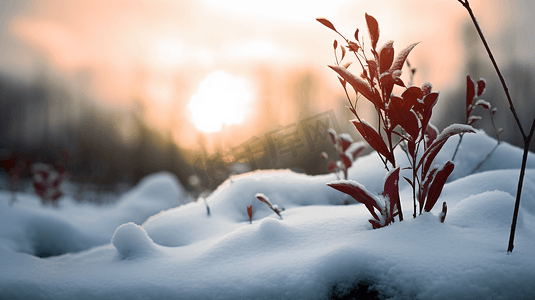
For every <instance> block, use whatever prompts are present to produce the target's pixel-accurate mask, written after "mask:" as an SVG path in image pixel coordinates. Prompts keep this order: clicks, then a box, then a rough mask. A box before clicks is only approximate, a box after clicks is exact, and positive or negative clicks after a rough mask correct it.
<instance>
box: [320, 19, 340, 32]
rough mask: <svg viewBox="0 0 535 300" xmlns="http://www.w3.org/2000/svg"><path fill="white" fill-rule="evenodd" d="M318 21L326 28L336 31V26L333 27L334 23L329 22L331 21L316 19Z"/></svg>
mask: <svg viewBox="0 0 535 300" xmlns="http://www.w3.org/2000/svg"><path fill="white" fill-rule="evenodd" d="M316 21H318V22H320V23H321V24H323V25H324V26H326V27H328V28H329V29H331V30H334V31H336V28H334V25H333V23H331V21H329V20H327V19H325V18H316ZM336 32H338V31H336Z"/></svg>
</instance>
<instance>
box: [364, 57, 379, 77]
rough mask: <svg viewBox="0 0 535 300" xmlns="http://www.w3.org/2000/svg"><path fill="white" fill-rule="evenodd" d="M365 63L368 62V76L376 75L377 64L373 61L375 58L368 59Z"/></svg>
mask: <svg viewBox="0 0 535 300" xmlns="http://www.w3.org/2000/svg"><path fill="white" fill-rule="evenodd" d="M366 63H367V64H368V70H369V71H370V78H375V77H377V64H376V63H375V60H372V59H368V60H367V61H366Z"/></svg>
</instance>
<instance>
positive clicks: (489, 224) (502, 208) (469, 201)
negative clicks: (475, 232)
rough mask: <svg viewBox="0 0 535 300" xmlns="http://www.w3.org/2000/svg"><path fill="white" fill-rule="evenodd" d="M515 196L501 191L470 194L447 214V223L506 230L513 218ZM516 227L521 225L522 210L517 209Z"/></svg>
mask: <svg viewBox="0 0 535 300" xmlns="http://www.w3.org/2000/svg"><path fill="white" fill-rule="evenodd" d="M514 202H515V198H514V197H513V196H511V195H510V194H509V193H506V192H502V191H493V192H484V193H481V194H477V195H474V196H470V197H468V198H466V199H464V200H462V201H461V202H459V203H458V204H457V205H455V207H453V208H452V209H451V210H450V211H449V212H448V214H447V216H446V219H447V220H448V223H450V224H452V225H455V226H459V227H466V228H487V229H489V228H493V229H496V230H500V229H501V230H508V229H509V228H510V227H511V219H512V218H513V207H514ZM518 217H519V219H518V223H517V228H521V227H523V225H524V224H523V222H522V220H523V218H522V211H519V216H518Z"/></svg>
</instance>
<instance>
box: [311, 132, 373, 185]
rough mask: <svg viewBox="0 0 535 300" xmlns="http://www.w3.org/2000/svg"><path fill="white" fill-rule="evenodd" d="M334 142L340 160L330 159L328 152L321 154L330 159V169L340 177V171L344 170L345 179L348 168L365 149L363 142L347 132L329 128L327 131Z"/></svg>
mask: <svg viewBox="0 0 535 300" xmlns="http://www.w3.org/2000/svg"><path fill="white" fill-rule="evenodd" d="M327 132H328V133H329V136H330V137H331V141H332V142H333V146H334V149H335V150H336V153H337V154H338V157H339V158H340V160H337V161H333V160H332V159H329V155H328V154H327V153H326V152H322V153H321V156H322V157H323V158H324V159H329V166H328V168H329V171H330V172H331V173H334V174H335V175H336V177H337V178H338V179H340V177H339V176H338V172H342V174H343V177H342V178H343V179H347V170H348V169H349V167H351V165H352V164H353V161H355V159H356V158H357V156H358V155H359V154H360V153H361V152H362V150H364V147H365V145H364V143H363V142H354V141H353V138H352V137H351V136H350V135H349V134H347V133H341V134H337V133H336V131H334V129H332V128H329V130H328V131H327Z"/></svg>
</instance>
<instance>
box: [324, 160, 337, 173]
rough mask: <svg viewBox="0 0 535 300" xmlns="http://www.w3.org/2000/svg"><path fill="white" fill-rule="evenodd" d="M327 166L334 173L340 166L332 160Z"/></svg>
mask: <svg viewBox="0 0 535 300" xmlns="http://www.w3.org/2000/svg"><path fill="white" fill-rule="evenodd" d="M327 168H328V169H329V171H330V172H331V173H334V172H336V170H337V168H338V167H337V166H336V163H335V162H334V161H330V162H329V166H328V167H327Z"/></svg>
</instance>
